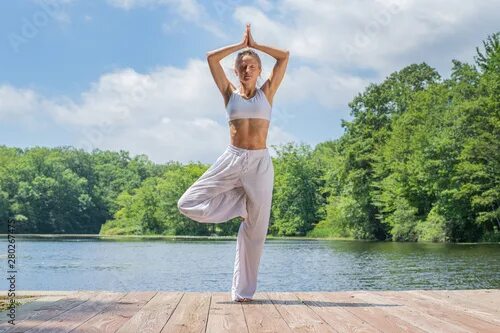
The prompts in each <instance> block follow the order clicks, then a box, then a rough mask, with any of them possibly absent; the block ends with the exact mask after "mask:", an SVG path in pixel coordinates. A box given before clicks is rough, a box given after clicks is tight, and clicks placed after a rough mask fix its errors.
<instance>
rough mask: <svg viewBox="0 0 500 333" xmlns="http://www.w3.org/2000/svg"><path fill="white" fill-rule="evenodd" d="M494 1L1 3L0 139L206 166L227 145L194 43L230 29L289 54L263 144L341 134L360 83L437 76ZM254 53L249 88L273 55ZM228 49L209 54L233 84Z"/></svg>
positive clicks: (471, 41) (225, 39)
mask: <svg viewBox="0 0 500 333" xmlns="http://www.w3.org/2000/svg"><path fill="white" fill-rule="evenodd" d="M499 12H500V0H482V1H472V0H462V1H459V0H441V1H434V0H418V1H417V0H387V1H377V0H372V1H368V0H349V1H347V0H345V1H340V0H330V1H325V0H323V1H319V0H280V1H268V0H257V1H241V0H215V1H202V0H101V1H98V0H95V1H83V0H20V1H2V2H0V145H7V146H15V147H21V148H27V147H34V146H45V147H58V146H72V147H76V148H81V149H84V150H86V151H89V152H90V151H92V150H93V149H96V148H98V149H102V150H114V151H118V150H122V149H123V150H126V151H129V152H130V154H131V156H135V155H137V154H146V155H147V156H148V157H149V158H150V159H151V160H152V161H154V162H156V163H166V162H169V161H179V162H182V163H188V162H195V161H200V162H203V163H212V162H214V161H215V159H216V158H217V157H218V156H219V155H220V154H221V153H222V152H223V151H224V149H225V147H226V146H227V145H228V144H229V143H230V137H229V129H228V124H227V122H226V116H225V109H224V100H223V97H222V95H221V94H220V92H219V90H218V89H217V86H216V85H215V82H214V80H213V78H212V76H211V74H210V70H209V67H208V64H207V61H206V53H207V52H208V51H212V50H215V49H218V48H221V47H223V46H227V45H231V44H235V43H238V42H240V41H241V40H242V37H243V32H244V29H245V24H246V23H250V24H251V26H252V35H253V37H254V40H255V41H256V42H257V43H260V44H263V45H268V46H272V47H276V48H280V49H283V50H288V51H290V59H289V62H288V68H287V72H286V74H285V77H284V78H283V81H282V83H281V85H280V87H279V89H278V91H277V92H276V95H275V96H274V99H273V111H272V119H271V124H270V129H269V134H268V137H267V146H268V147H269V148H270V152H271V155H273V156H275V150H274V149H273V148H272V145H281V144H285V143H287V142H290V141H294V142H296V143H305V144H309V145H310V146H311V147H314V146H315V145H316V144H318V143H320V142H324V141H327V140H334V139H336V138H339V137H340V136H342V134H343V133H344V129H343V128H342V126H341V120H342V119H344V120H351V119H352V117H351V115H350V110H349V107H348V103H349V102H350V101H351V100H352V99H353V98H354V97H355V96H356V95H357V94H359V93H362V92H363V91H364V89H365V88H366V87H367V86H368V85H369V84H370V83H380V82H382V81H383V80H384V79H385V78H386V77H387V76H389V75H390V74H391V73H393V72H394V71H398V70H401V69H402V68H404V67H405V66H407V65H410V64H412V63H422V62H425V63H427V64H428V65H430V66H432V67H434V68H435V69H436V70H438V72H439V73H440V74H441V75H442V76H443V77H444V78H446V77H448V76H449V73H450V68H451V60H452V59H457V60H460V61H463V62H468V63H472V62H473V61H474V55H475V54H476V50H475V48H476V47H481V46H482V41H483V40H485V39H486V38H487V36H488V35H490V34H492V33H494V32H496V31H499V30H500V29H499V27H500V24H499V22H500V20H499V15H498V13H499ZM257 53H258V54H259V55H260V57H261V59H262V64H263V72H262V79H261V80H259V81H257V85H258V86H260V85H261V84H262V83H263V82H264V81H265V79H267V77H268V76H269V75H270V71H271V70H272V67H273V65H274V63H275V61H276V60H275V59H274V58H272V57H271V56H269V55H268V54H266V53H263V52H261V51H257ZM235 56H236V52H235V53H233V54H231V55H229V56H227V57H226V58H224V59H223V60H222V61H221V64H222V66H223V68H224V70H225V72H226V75H227V77H228V79H229V80H231V82H233V84H235V85H236V86H238V80H237V77H236V76H235V74H234V72H233V70H232V66H233V64H234V59H235Z"/></svg>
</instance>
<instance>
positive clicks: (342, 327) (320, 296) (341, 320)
mask: <svg viewBox="0 0 500 333" xmlns="http://www.w3.org/2000/svg"><path fill="white" fill-rule="evenodd" d="M326 293H327V292H295V295H297V297H298V298H299V299H300V300H301V301H302V302H303V303H304V304H305V305H306V306H308V307H309V308H311V309H312V310H313V311H314V312H316V313H317V314H318V315H319V316H320V317H321V318H322V319H323V320H324V321H325V322H327V323H328V324H329V325H330V326H332V327H333V328H335V330H337V331H338V332H357V333H365V332H366V333H368V332H370V333H371V332H377V333H379V332H381V331H379V330H378V329H377V328H375V327H374V326H372V325H370V323H368V322H367V321H365V320H363V318H359V317H357V316H355V315H354V314H352V313H351V312H349V311H347V310H346V309H345V308H343V307H342V305H344V304H345V303H339V302H332V301H329V300H327V299H326V297H325V295H324V294H326ZM333 294H335V295H336V294H337V292H335V293H333Z"/></svg>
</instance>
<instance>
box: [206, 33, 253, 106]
mask: <svg viewBox="0 0 500 333" xmlns="http://www.w3.org/2000/svg"><path fill="white" fill-rule="evenodd" d="M247 40H248V34H247V31H245V33H244V34H243V40H242V41H241V42H239V43H237V44H232V45H228V46H224V47H221V48H220V49H217V50H214V51H209V52H207V61H208V65H209V67H210V72H211V73H212V76H213V78H214V80H215V84H216V85H217V87H218V88H219V90H220V92H221V93H222V95H223V96H224V99H226V98H227V99H228V98H229V96H230V94H231V92H232V91H231V86H230V84H229V83H230V82H229V80H228V78H227V77H226V73H224V69H223V68H222V66H221V65H220V61H221V59H223V58H224V57H226V56H228V55H230V54H231V53H233V52H235V51H238V50H240V49H242V48H244V47H247V44H248V42H247Z"/></svg>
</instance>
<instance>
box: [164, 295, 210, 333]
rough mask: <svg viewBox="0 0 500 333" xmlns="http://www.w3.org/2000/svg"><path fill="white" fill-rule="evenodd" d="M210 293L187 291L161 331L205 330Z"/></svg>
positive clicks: (166, 332) (170, 332) (167, 332)
mask: <svg viewBox="0 0 500 333" xmlns="http://www.w3.org/2000/svg"><path fill="white" fill-rule="evenodd" d="M210 298H211V295H210V293H196V292H185V293H184V296H183V297H182V299H181V301H180V302H179V305H177V308H176V309H175V311H174V313H173V314H172V316H170V319H169V320H168V321H167V324H166V325H165V326H164V327H163V329H162V330H161V331H160V332H165V333H174V332H183V333H184V332H186V333H187V332H204V331H205V328H206V326H207V320H208V310H209V309H210Z"/></svg>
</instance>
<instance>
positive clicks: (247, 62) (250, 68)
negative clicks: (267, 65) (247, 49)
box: [236, 55, 262, 85]
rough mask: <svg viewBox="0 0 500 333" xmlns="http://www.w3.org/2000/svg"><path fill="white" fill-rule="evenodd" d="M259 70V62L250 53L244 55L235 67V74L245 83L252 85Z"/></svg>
mask: <svg viewBox="0 0 500 333" xmlns="http://www.w3.org/2000/svg"><path fill="white" fill-rule="evenodd" d="M261 71H262V69H261V68H259V62H258V61H257V59H255V57H252V56H251V55H244V56H243V57H242V58H241V60H240V62H239V63H238V64H237V67H236V74H237V75H238V78H239V79H240V81H241V82H242V83H244V84H245V85H246V84H248V85H254V84H255V82H257V78H258V77H259V75H260V72H261Z"/></svg>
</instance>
